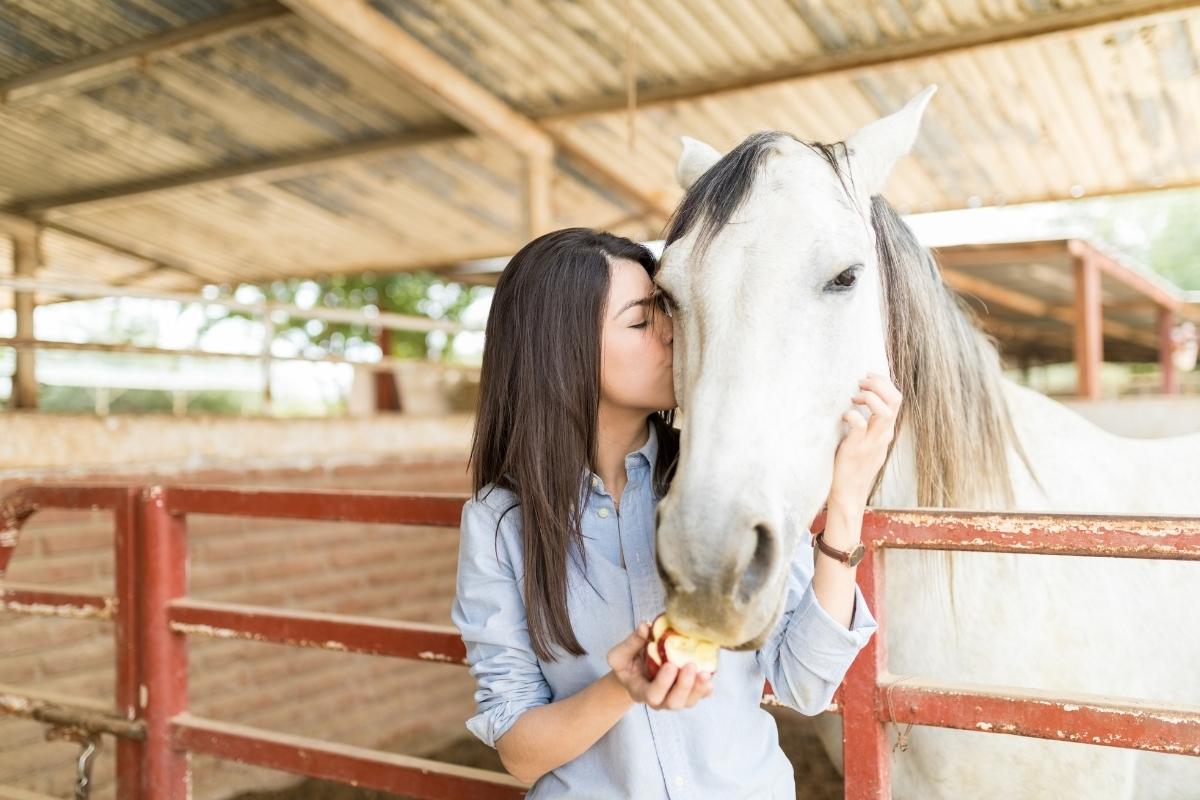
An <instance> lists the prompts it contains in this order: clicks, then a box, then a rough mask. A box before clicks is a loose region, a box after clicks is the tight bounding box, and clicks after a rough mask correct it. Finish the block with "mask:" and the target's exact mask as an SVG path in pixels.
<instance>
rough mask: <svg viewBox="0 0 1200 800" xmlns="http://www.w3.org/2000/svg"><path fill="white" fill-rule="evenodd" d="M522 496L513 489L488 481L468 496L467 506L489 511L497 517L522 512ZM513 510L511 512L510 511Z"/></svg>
mask: <svg viewBox="0 0 1200 800" xmlns="http://www.w3.org/2000/svg"><path fill="white" fill-rule="evenodd" d="M520 506H521V498H519V497H518V496H517V493H516V492H514V491H512V490H511V489H507V488H505V487H503V486H500V485H498V484H496V483H495V482H493V483H488V484H485V485H484V486H483V488H481V489H480V490H479V491H477V492H475V493H473V494H472V495H471V496H470V497H468V498H467V503H466V508H467V509H468V510H471V511H477V512H479V513H487V514H491V515H492V516H494V517H495V518H496V519H499V518H500V517H504V516H511V513H518V514H519V513H520ZM510 512H511V513H510Z"/></svg>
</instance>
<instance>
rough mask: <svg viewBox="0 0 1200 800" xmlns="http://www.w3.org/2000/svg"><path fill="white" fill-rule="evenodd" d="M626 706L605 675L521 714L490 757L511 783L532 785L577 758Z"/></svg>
mask: <svg viewBox="0 0 1200 800" xmlns="http://www.w3.org/2000/svg"><path fill="white" fill-rule="evenodd" d="M632 705H633V698H632V697H630V696H629V693H628V692H626V691H625V687H623V686H621V683H620V681H618V680H617V678H616V676H615V675H614V674H613V673H612V672H608V673H606V674H605V675H604V677H602V678H598V679H596V680H595V681H594V682H593V683H592V684H591V685H589V686H588V687H587V688H585V689H584V690H583V691H581V692H577V693H576V694H573V695H571V696H570V697H567V698H565V699H563V700H558V701H556V702H553V703H549V704H547V705H544V706H537V707H536V708H531V709H529V710H528V711H526V712H525V713H524V714H522V715H521V716H520V718H519V719H517V721H516V722H515V723H513V726H512V727H511V728H509V729H508V732H507V733H505V734H504V735H503V736H501V737H500V738H499V739H498V740H497V741H496V751H497V752H498V753H499V754H500V760H501V761H502V762H503V763H504V768H505V769H506V770H508V771H509V772H510V773H511V774H512V776H513V777H514V778H516V779H517V780H520V781H524V782H526V783H533V782H534V781H536V780H537V779H538V778H540V777H541V776H543V775H545V774H546V773H547V772H549V771H550V770H552V769H555V768H556V767H561V766H562V765H563V764H565V763H567V762H568V761H570V760H572V759H574V758H577V757H578V756H580V755H582V754H583V752H584V751H585V750H587V749H588V748H589V747H591V746H592V745H593V744H595V743H596V742H597V741H599V739H600V737H601V736H603V735H604V734H606V733H608V731H609V729H610V728H612V726H613V725H616V724H617V721H618V720H620V719H621V717H622V716H623V715H624V714H625V712H626V711H628V710H629V708H630V707H631V706H632Z"/></svg>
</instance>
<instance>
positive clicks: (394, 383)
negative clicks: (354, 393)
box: [372, 325, 404, 413]
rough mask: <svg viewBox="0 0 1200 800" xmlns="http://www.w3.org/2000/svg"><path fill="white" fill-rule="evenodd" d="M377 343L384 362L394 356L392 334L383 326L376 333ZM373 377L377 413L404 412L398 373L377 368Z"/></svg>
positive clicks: (390, 368)
mask: <svg viewBox="0 0 1200 800" xmlns="http://www.w3.org/2000/svg"><path fill="white" fill-rule="evenodd" d="M375 342H376V343H377V344H378V345H379V353H380V355H381V356H382V357H383V360H384V361H387V360H388V358H390V356H391V355H392V332H391V331H390V330H388V329H387V328H385V327H383V326H382V325H380V326H379V329H378V330H377V331H376V333H375ZM372 377H373V378H374V382H375V412H376V413H378V412H380V411H403V410H404V403H403V402H402V400H401V397H400V378H399V376H398V375H396V371H395V370H394V369H393V368H392V367H391V366H388V367H386V368H384V367H380V368H377V369H376V370H375V371H374V372H373V373H372Z"/></svg>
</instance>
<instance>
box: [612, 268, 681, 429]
mask: <svg viewBox="0 0 1200 800" xmlns="http://www.w3.org/2000/svg"><path fill="white" fill-rule="evenodd" d="M610 275H611V279H610V281H609V288H608V305H607V308H606V309H605V311H604V330H603V332H602V335H601V342H602V344H601V356H600V402H601V403H608V404H610V405H612V406H617V407H620V408H628V409H630V410H634V411H637V412H638V413H646V414H649V413H651V412H654V411H663V410H666V409H670V408H674V407H675V386H674V381H673V379H672V375H671V342H672V333H673V331H672V326H671V318H670V317H668V316H666V315H665V314H658V315H655V316H657V322H656V321H655V320H654V318H653V317H652V315H651V305H650V298H651V297H653V295H654V282H653V281H651V280H650V276H649V275H647V274H646V270H645V268H643V267H642V265H641V264H639V263H637V262H636V261H631V260H629V259H613V260H612V261H611V266H610Z"/></svg>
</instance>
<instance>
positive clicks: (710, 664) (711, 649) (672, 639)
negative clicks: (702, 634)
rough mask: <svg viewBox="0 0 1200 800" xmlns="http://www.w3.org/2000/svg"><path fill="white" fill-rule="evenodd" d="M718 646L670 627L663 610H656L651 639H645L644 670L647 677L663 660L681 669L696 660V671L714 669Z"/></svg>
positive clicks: (694, 662)
mask: <svg viewBox="0 0 1200 800" xmlns="http://www.w3.org/2000/svg"><path fill="white" fill-rule="evenodd" d="M720 652H721V646H720V645H718V644H717V643H716V642H710V641H709V640H708V639H698V638H695V637H692V636H686V635H684V634H682V633H680V632H679V631H677V630H675V629H674V628H672V627H671V623H669V622H668V621H667V615H666V614H659V615H658V616H657V617H655V618H654V622H652V623H651V624H650V639H649V640H648V641H647V642H646V674H647V675H648V676H649V678H650V680H654V676H655V675H657V674H658V670H659V668H660V667H662V665H663V664H665V663H668V662H669V663H671V664H674V665H675V666H676V667H678V668H679V669H683V667H684V665H686V664H695V665H696V672H697V673H701V672H708V673H715V672H716V671H717V655H718V654H719V653H720Z"/></svg>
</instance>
